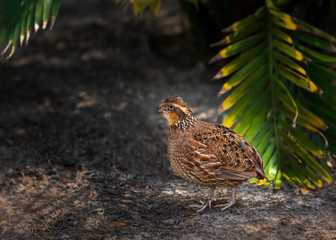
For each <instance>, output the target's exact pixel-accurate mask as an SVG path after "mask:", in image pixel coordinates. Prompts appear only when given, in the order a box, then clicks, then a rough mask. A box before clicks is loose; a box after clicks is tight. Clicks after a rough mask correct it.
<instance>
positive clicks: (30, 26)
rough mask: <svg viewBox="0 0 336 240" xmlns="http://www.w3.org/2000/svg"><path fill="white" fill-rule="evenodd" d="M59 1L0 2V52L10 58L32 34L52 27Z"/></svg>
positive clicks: (13, 0) (16, 0) (17, 0)
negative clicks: (48, 26)
mask: <svg viewBox="0 0 336 240" xmlns="http://www.w3.org/2000/svg"><path fill="white" fill-rule="evenodd" d="M60 2H61V0H25V1H22V0H2V1H0V50H1V55H6V56H7V58H10V57H11V56H12V55H13V53H14V51H15V49H16V48H17V47H18V46H23V45H24V44H27V43H28V40H29V38H30V36H31V35H32V33H35V32H37V31H38V30H39V29H40V28H42V29H46V28H47V25H48V22H50V28H52V27H53V25H54V23H55V20H56V16H57V14H58V11H59V7H60Z"/></svg>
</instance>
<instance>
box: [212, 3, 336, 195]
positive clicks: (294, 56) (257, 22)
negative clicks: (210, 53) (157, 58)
mask: <svg viewBox="0 0 336 240" xmlns="http://www.w3.org/2000/svg"><path fill="white" fill-rule="evenodd" d="M266 2H267V4H266V5H267V7H263V8H261V9H259V10H258V11H257V13H255V14H254V15H252V16H250V17H248V18H246V19H243V20H240V21H238V22H236V23H234V24H232V25H231V26H229V27H227V28H226V29H225V30H224V32H231V33H230V34H229V35H228V36H227V37H225V38H224V39H223V40H222V41H220V42H218V43H217V44H214V46H221V45H225V47H224V49H222V50H221V51H220V52H219V54H217V55H216V56H215V57H214V58H212V59H211V60H210V63H211V62H214V61H217V60H219V59H223V58H227V57H231V56H234V55H235V56H236V58H234V59H233V60H231V61H230V62H228V63H227V64H226V65H225V66H223V67H222V69H221V70H220V71H219V72H218V73H217V75H216V76H215V77H214V78H215V79H220V78H222V77H227V76H229V77H228V78H227V80H226V82H225V83H224V85H223V87H222V89H221V91H220V94H223V93H225V92H228V91H230V92H229V95H228V96H227V97H226V99H224V100H223V103H222V110H223V111H229V113H228V115H227V117H226V118H225V119H224V120H223V124H224V125H226V126H228V127H233V129H234V130H235V131H236V132H238V133H239V134H241V135H243V136H244V137H245V138H246V139H247V140H248V141H250V142H251V143H252V144H253V145H254V146H255V147H256V148H257V149H258V151H259V152H260V154H262V156H263V160H264V168H265V171H266V175H267V176H268V177H269V179H271V180H273V181H274V188H276V189H277V188H280V186H281V183H282V180H285V181H286V182H288V183H289V184H290V185H291V186H296V185H302V186H306V187H309V188H312V189H315V188H316V187H322V186H323V182H322V179H323V180H324V181H326V182H332V179H331V177H330V175H329V174H328V172H327V169H326V168H325V166H326V164H325V163H326V160H327V158H328V154H326V153H327V152H328V151H332V152H333V151H334V150H335V149H336V146H335V143H336V134H334V132H335V131H336V129H335V128H336V123H335V122H336V117H335V116H336V114H335V111H336V107H335V106H336V104H335V98H334V97H333V96H334V95H335V91H336V87H335V86H336V85H335V79H336V74H335V73H334V72H333V71H331V70H329V69H328V68H327V67H328V66H330V64H334V63H335V59H336V58H335V57H331V56H328V55H326V54H325V53H321V51H318V50H316V49H321V50H323V51H324V52H326V51H330V52H333V51H335V47H334V45H333V43H332V42H335V41H336V40H335V38H334V37H332V36H331V35H329V34H327V33H325V32H323V31H322V30H319V29H317V28H315V27H313V26H311V25H309V24H307V23H305V22H303V21H301V20H298V19H296V18H293V17H291V16H290V15H288V14H286V13H283V12H280V11H279V10H278V9H276V8H275V7H274V5H273V4H272V2H271V1H266ZM323 93H324V94H323ZM328 127H329V129H330V128H332V129H333V130H332V131H329V129H328ZM328 142H329V143H330V147H329V148H327V147H328ZM251 182H257V179H252V180H251ZM262 184H265V187H267V186H269V185H268V184H266V181H265V180H262V181H259V185H262Z"/></svg>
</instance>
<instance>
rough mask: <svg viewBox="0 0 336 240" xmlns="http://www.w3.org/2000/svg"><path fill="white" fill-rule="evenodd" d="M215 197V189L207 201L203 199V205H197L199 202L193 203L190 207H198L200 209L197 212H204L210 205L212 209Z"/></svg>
mask: <svg viewBox="0 0 336 240" xmlns="http://www.w3.org/2000/svg"><path fill="white" fill-rule="evenodd" d="M213 197H214V194H213V191H211V192H210V193H209V194H208V196H207V198H206V200H205V202H202V201H201V205H197V204H193V205H191V206H190V207H193V208H198V210H197V211H196V212H202V211H203V210H204V209H206V208H207V207H209V208H210V209H211V202H212V200H213Z"/></svg>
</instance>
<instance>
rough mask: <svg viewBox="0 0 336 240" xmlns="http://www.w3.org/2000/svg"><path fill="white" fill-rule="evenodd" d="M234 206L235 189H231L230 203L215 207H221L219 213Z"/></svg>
mask: <svg viewBox="0 0 336 240" xmlns="http://www.w3.org/2000/svg"><path fill="white" fill-rule="evenodd" d="M235 204H236V189H235V188H232V190H231V199H230V202H228V203H226V204H221V205H217V206H216V207H223V208H222V209H221V211H224V210H226V209H228V208H230V207H232V206H233V205H235Z"/></svg>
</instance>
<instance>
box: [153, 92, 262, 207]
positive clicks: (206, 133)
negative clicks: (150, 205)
mask: <svg viewBox="0 0 336 240" xmlns="http://www.w3.org/2000/svg"><path fill="white" fill-rule="evenodd" d="M158 108H159V112H162V113H163V115H164V116H165V117H166V118H167V120H168V125H169V130H168V142H169V143H168V154H169V159H170V164H171V167H172V169H173V171H174V172H175V173H176V174H177V175H179V176H180V177H182V178H184V179H186V180H188V181H191V182H194V183H198V184H200V185H203V186H206V187H209V188H210V189H211V192H210V193H209V195H208V196H207V198H206V202H205V203H204V204H203V205H202V206H201V208H200V209H199V210H198V212H200V211H203V210H204V209H205V208H206V207H209V208H211V201H212V200H213V192H214V189H215V188H216V187H221V186H224V187H229V188H232V191H231V200H230V202H229V203H227V204H225V205H224V208H223V209H222V210H225V209H227V208H229V207H231V206H232V205H234V204H235V203H236V187H237V186H238V185H240V184H241V183H243V182H244V181H246V180H248V179H249V178H253V177H256V178H259V179H264V178H266V179H267V177H266V176H265V171H264V169H263V162H262V158H261V156H260V154H259V152H258V151H257V150H256V149H255V148H254V147H253V146H252V145H251V144H250V143H248V142H247V141H246V140H245V139H244V138H243V137H242V136H240V135H238V134H237V133H235V132H234V131H232V130H231V129H229V128H227V127H225V126H223V125H220V124H216V123H208V122H203V121H200V120H198V119H197V118H196V117H195V116H194V114H193V112H192V111H191V109H190V108H189V106H188V105H187V104H186V103H185V102H184V101H183V99H182V98H181V97H179V96H171V97H169V98H167V99H166V100H165V101H164V103H163V104H161V105H160V106H159V107H158ZM267 180H268V179H267Z"/></svg>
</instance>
